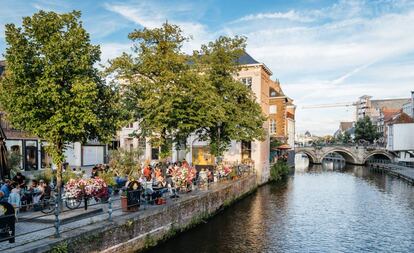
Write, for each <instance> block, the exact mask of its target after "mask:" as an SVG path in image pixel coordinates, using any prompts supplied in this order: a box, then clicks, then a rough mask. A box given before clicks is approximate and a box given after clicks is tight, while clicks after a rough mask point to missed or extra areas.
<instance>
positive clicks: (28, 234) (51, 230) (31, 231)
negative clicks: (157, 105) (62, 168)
mask: <svg viewBox="0 0 414 253" xmlns="http://www.w3.org/2000/svg"><path fill="white" fill-rule="evenodd" d="M220 185H221V184H217V183H214V184H212V185H210V186H209V187H208V189H203V190H194V191H192V192H189V193H185V194H181V195H180V198H179V199H174V200H173V199H169V198H167V205H169V204H171V203H173V202H174V201H182V200H185V199H187V198H190V197H191V196H194V195H197V194H200V193H201V192H203V191H205V190H212V189H215V188H217V187H219V186H220ZM97 206H100V207H102V209H103V212H102V213H100V214H96V215H94V216H92V217H88V218H82V219H80V220H76V221H73V222H70V223H67V224H64V225H61V226H60V233H64V232H67V231H70V230H73V229H77V228H80V227H83V226H86V225H89V224H92V223H96V222H99V221H104V220H107V219H108V217H109V215H108V203H105V204H99V205H97ZM81 208H83V207H81ZM154 208H158V206H156V205H141V207H140V209H139V211H140V212H146V211H149V210H152V209H154ZM112 209H113V213H112V216H113V217H117V216H121V215H123V214H125V213H124V212H122V210H121V201H120V198H119V196H115V197H114V200H113V201H112ZM78 210H83V209H78ZM64 211H66V210H64ZM42 215H43V214H42V213H41V212H24V213H20V214H19V216H18V217H19V221H18V222H17V223H16V242H15V243H9V242H8V241H5V242H0V252H2V253H3V252H4V253H5V252H7V250H8V249H9V250H10V249H12V248H14V247H17V246H22V245H25V244H28V243H30V242H33V241H36V240H40V239H44V238H47V237H53V236H54V235H55V227H54V224H53V223H48V224H45V223H40V222H34V221H33V220H32V221H27V220H28V219H30V218H31V217H34V216H36V217H39V216H42ZM53 216H54V215H53V214H51V215H50V217H53Z"/></svg>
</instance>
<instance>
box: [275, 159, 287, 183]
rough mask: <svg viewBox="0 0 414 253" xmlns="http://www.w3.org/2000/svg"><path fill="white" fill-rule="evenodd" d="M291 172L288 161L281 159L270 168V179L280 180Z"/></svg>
mask: <svg viewBox="0 0 414 253" xmlns="http://www.w3.org/2000/svg"><path fill="white" fill-rule="evenodd" d="M288 174H289V166H288V165H287V163H286V161H283V160H279V161H277V163H275V164H273V165H272V167H271V168H270V180H271V181H279V180H281V179H282V178H285V177H286V176H287V175H288Z"/></svg>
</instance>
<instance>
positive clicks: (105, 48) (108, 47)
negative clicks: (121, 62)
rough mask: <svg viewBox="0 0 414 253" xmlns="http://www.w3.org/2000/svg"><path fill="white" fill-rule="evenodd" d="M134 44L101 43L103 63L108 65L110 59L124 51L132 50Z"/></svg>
mask: <svg viewBox="0 0 414 253" xmlns="http://www.w3.org/2000/svg"><path fill="white" fill-rule="evenodd" d="M131 47H132V44H129V43H125V44H124V43H103V44H101V52H102V54H101V63H102V64H104V65H106V64H107V62H108V60H110V59H114V58H116V57H118V56H120V55H121V54H122V53H123V52H130V50H131Z"/></svg>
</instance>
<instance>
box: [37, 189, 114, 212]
mask: <svg viewBox="0 0 414 253" xmlns="http://www.w3.org/2000/svg"><path fill="white" fill-rule="evenodd" d="M56 195H57V193H55V194H51V195H50V197H47V198H43V199H41V200H40V201H39V206H40V211H41V212H42V213H44V214H50V213H52V212H53V211H55V209H56V202H57V198H56ZM92 199H93V200H94V201H95V202H96V203H101V202H107V201H108V199H109V194H105V195H102V196H96V197H92V198H90V197H85V195H83V194H82V195H80V196H78V197H73V196H70V195H68V194H64V195H63V202H64V203H65V206H66V207H67V208H68V209H70V210H75V209H77V208H79V207H80V206H81V204H82V202H84V203H85V207H87V205H88V202H89V201H90V200H92ZM85 209H86V208H85Z"/></svg>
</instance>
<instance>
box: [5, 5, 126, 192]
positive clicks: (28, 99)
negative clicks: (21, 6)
mask: <svg viewBox="0 0 414 253" xmlns="http://www.w3.org/2000/svg"><path fill="white" fill-rule="evenodd" d="M80 15H81V14H80V12H78V11H73V12H70V13H66V14H57V13H55V12H45V11H39V12H38V13H35V14H34V15H33V16H32V17H25V18H23V22H22V27H16V25H14V24H7V25H6V42H7V44H8V47H7V49H6V53H5V58H6V62H7V67H6V70H5V75H4V78H3V79H2V80H1V83H0V105H1V107H2V108H3V109H4V110H5V111H6V112H7V118H8V120H9V121H10V122H11V124H12V125H13V126H14V127H15V128H17V129H20V130H24V131H28V132H31V133H32V134H34V135H37V136H38V137H39V138H41V139H44V140H46V141H47V142H48V150H47V151H48V153H49V154H50V155H51V156H52V158H53V161H54V163H55V164H56V165H58V166H57V167H58V168H57V170H58V173H57V183H58V189H60V187H59V186H60V185H61V173H62V167H61V165H62V162H63V161H64V152H63V151H64V148H65V143H68V142H75V141H81V142H85V141H87V140H88V139H100V140H102V141H107V140H109V139H110V138H111V137H112V136H113V135H114V134H115V131H116V129H117V128H118V125H119V124H118V123H119V117H120V115H122V114H121V113H120V112H121V109H120V105H119V103H118V101H119V94H118V93H117V90H116V89H115V87H110V86H107V85H105V83H104V82H103V80H102V78H101V77H100V75H99V72H98V70H97V69H96V68H95V67H94V65H95V64H96V63H97V62H98V61H99V60H100V49H99V46H95V45H92V44H91V43H90V38H89V34H88V33H87V32H86V31H85V29H84V28H83V26H82V23H81V22H80V20H79V19H80Z"/></svg>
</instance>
